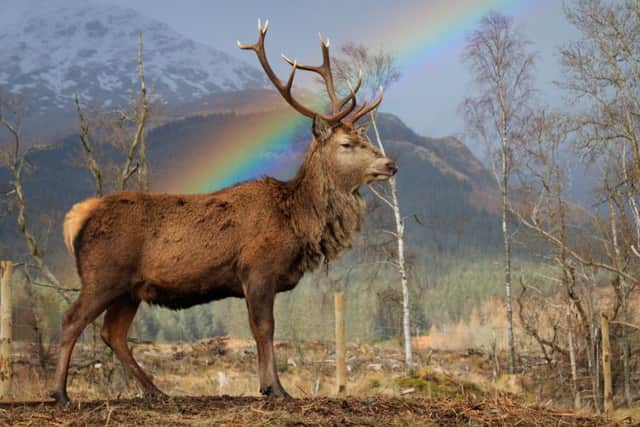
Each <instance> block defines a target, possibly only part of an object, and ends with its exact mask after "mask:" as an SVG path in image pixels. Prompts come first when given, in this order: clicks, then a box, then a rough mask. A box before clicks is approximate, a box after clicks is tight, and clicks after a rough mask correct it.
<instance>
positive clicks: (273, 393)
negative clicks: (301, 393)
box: [260, 385, 293, 399]
mask: <svg viewBox="0 0 640 427" xmlns="http://www.w3.org/2000/svg"><path fill="white" fill-rule="evenodd" d="M260 393H261V394H262V395H263V396H267V397H283V398H285V399H293V398H292V397H291V395H289V393H287V392H286V391H285V390H284V389H283V388H282V386H278V387H272V386H270V385H268V386H263V387H260Z"/></svg>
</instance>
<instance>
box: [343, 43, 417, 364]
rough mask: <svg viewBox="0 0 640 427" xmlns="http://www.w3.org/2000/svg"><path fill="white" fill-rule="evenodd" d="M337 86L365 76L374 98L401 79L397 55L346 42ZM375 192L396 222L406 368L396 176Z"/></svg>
mask: <svg viewBox="0 0 640 427" xmlns="http://www.w3.org/2000/svg"><path fill="white" fill-rule="evenodd" d="M332 61H333V64H334V69H335V75H334V78H335V80H336V83H337V86H338V87H339V88H342V90H347V89H349V90H352V89H353V88H352V87H351V83H350V82H352V81H354V80H356V79H358V78H360V77H362V80H363V89H364V91H365V93H367V94H368V97H369V98H373V97H374V96H375V94H376V92H377V91H378V90H380V91H382V88H384V87H389V86H390V85H392V84H393V83H395V82H396V81H398V79H399V78H400V72H399V70H398V68H397V66H396V63H395V58H394V56H393V55H392V54H391V53H389V52H386V51H384V50H383V49H377V50H374V49H371V48H369V47H367V46H364V45H362V44H355V43H347V44H345V45H344V46H342V47H341V49H340V56H338V57H335V58H332ZM370 119H371V126H372V127H373V134H374V137H375V141H376V145H378V148H379V149H380V151H381V152H382V154H383V155H385V156H386V152H385V148H384V144H383V140H382V137H381V135H380V131H379V129H378V124H377V121H376V114H375V112H372V113H371V114H370ZM369 188H370V189H371V191H372V193H373V194H374V195H375V196H376V197H377V198H378V199H380V200H381V201H382V202H383V203H384V205H385V206H388V207H389V208H390V209H391V211H392V212H393V218H394V221H395V231H392V230H385V231H386V232H387V233H388V234H390V235H392V236H393V238H394V239H395V240H396V242H397V245H396V253H395V255H394V258H395V260H394V261H392V264H393V265H394V267H395V268H396V269H397V270H398V274H399V275H400V287H401V290H402V332H403V337H404V340H403V341H404V353H405V363H406V364H407V366H412V365H413V351H412V345H411V304H410V302H409V283H408V273H407V261H406V253H405V242H404V232H405V220H406V218H405V217H403V216H402V213H401V210H400V202H399V199H398V187H397V181H396V178H395V177H392V178H391V179H390V180H389V181H388V184H387V183H385V184H383V185H381V186H373V185H371V186H369Z"/></svg>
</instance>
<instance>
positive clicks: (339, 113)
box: [238, 19, 379, 124]
mask: <svg viewBox="0 0 640 427" xmlns="http://www.w3.org/2000/svg"><path fill="white" fill-rule="evenodd" d="M268 26H269V21H268V20H267V21H265V23H264V26H263V25H262V23H261V22H260V20H259V19H258V41H257V42H256V43H254V44H243V43H240V41H238V47H239V48H240V49H245V50H253V51H254V52H255V53H256V55H257V56H258V60H259V61H260V65H262V68H263V69H264V71H265V73H266V74H267V77H269V80H271V82H272V83H273V85H274V86H275V87H276V89H277V90H278V92H280V95H282V97H283V98H284V99H285V101H287V102H288V103H289V105H291V106H292V107H293V108H295V109H296V110H297V111H298V112H299V113H301V114H303V115H305V116H307V117H310V118H313V117H315V116H318V117H320V118H322V119H323V120H325V121H327V122H329V123H332V124H335V123H338V122H340V121H342V120H343V119H345V118H346V117H347V116H348V115H349V114H351V113H352V112H353V110H354V109H355V107H356V92H357V91H358V89H360V86H361V85H362V76H360V78H359V80H358V83H357V85H356V88H355V89H351V91H350V92H351V93H350V94H349V95H347V96H346V97H344V98H341V99H340V98H338V96H337V94H336V91H335V87H334V84H333V76H332V74H331V60H330V57H329V41H328V40H327V42H326V43H325V42H324V40H322V36H321V37H320V45H321V46H322V58H323V61H322V65H319V66H310V65H299V64H298V63H297V62H296V61H292V60H290V59H289V58H287V57H286V56H285V55H284V54H283V55H282V57H283V58H284V60H285V61H287V62H288V63H289V64H290V65H291V74H289V79H288V80H287V83H286V84H283V83H282V82H281V81H280V79H279V78H278V76H276V74H275V72H274V71H273V69H272V68H271V65H269V61H268V60H267V55H266V53H265V49H264V39H265V36H266V34H267V28H268ZM297 69H301V70H305V71H312V72H315V73H318V74H320V76H321V77H322V78H323V80H324V81H325V85H326V87H327V92H328V94H329V98H330V99H331V105H332V115H330V116H327V115H325V114H322V113H318V112H316V111H313V110H311V109H310V108H308V107H305V106H304V105H302V104H301V103H300V102H298V101H297V100H296V99H295V98H294V97H293V95H292V94H291V88H292V86H293V79H294V76H295V74H296V70H297ZM349 102H351V104H350V105H349V107H347V108H346V109H343V108H344V106H345V105H347V103H349ZM378 104H379V102H378ZM376 106H377V104H376ZM374 108H375V107H374ZM361 110H362V108H361V109H360V110H358V111H361ZM369 111H370V110H369ZM367 112H368V111H367ZM367 112H365V113H364V114H366V113H367ZM364 114H362V115H364ZM350 121H351V120H350Z"/></svg>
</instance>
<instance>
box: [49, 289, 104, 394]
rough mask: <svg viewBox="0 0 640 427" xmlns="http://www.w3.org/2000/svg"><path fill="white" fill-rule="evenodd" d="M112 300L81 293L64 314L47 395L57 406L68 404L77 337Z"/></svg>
mask: <svg viewBox="0 0 640 427" xmlns="http://www.w3.org/2000/svg"><path fill="white" fill-rule="evenodd" d="M112 299H113V297H111V296H109V295H106V294H100V295H95V294H92V295H88V294H86V293H82V292H81V293H80V296H79V297H78V299H77V300H76V301H75V302H74V303H73V304H71V306H70V307H69V308H68V309H67V311H66V312H65V313H64V316H63V318H62V336H61V338H60V350H59V353H58V365H57V366H56V376H55V390H54V391H52V392H51V393H49V395H50V396H51V397H53V398H54V399H55V400H56V402H57V403H58V404H65V403H67V402H69V396H68V395H67V375H68V372H69V360H70V359H71V353H72V352H73V347H74V346H75V344H76V341H77V339H78V336H80V333H82V331H83V330H84V328H86V327H87V325H88V324H89V323H91V322H93V321H94V320H95V318H96V317H98V315H100V313H102V312H103V311H104V310H105V308H107V306H108V305H109V303H110V302H111V300H112Z"/></svg>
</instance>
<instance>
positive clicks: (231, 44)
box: [0, 0, 577, 151]
mask: <svg viewBox="0 0 640 427" xmlns="http://www.w3.org/2000/svg"><path fill="white" fill-rule="evenodd" d="M9 1H10V3H11V7H3V3H4V4H5V6H7V5H9V3H8V2H9ZM57 1H59V2H60V3H61V4H62V3H64V1H63V0H57ZM90 1H91V2H97V3H104V4H117V5H120V6H125V7H131V8H133V9H136V10H138V11H139V12H141V13H143V14H145V15H147V16H150V17H152V18H155V19H158V20H160V21H163V22H166V23H167V24H169V25H170V26H171V27H173V28H174V29H175V30H177V31H178V32H180V33H182V34H184V35H186V36H188V37H190V38H192V39H194V40H196V41H199V42H202V43H205V44H208V45H211V46H213V47H215V48H217V49H220V50H223V51H225V52H227V53H230V54H232V55H234V56H236V57H238V58H241V59H243V60H245V61H247V62H248V63H250V64H254V65H256V66H257V63H256V62H257V61H256V59H255V57H254V56H252V55H250V54H249V53H247V52H244V51H240V50H239V49H237V47H236V40H241V41H242V42H246V43H253V42H254V41H255V39H256V34H257V27H256V25H257V19H258V18H263V19H269V21H270V27H269V36H268V39H267V43H268V46H267V49H268V50H269V52H270V56H271V58H273V59H272V63H274V65H277V66H276V67H275V69H276V71H278V72H279V73H280V74H281V75H286V73H287V72H288V68H287V67H288V66H286V65H285V64H284V63H283V62H282V61H279V58H278V54H279V53H281V52H286V53H287V55H288V56H289V57H291V58H295V59H297V60H298V61H299V62H301V63H316V62H318V61H319V60H320V49H319V45H318V39H317V33H318V32H321V33H322V34H323V35H324V36H325V37H329V38H330V40H331V45H332V46H333V49H336V48H337V47H339V46H340V45H341V44H343V43H345V42H347V41H355V42H362V43H364V44H366V45H368V46H371V47H374V48H377V47H382V48H384V49H385V50H387V51H389V52H391V53H393V54H395V55H396V57H397V58H398V64H399V66H400V72H401V75H402V77H401V79H400V81H398V82H397V83H396V84H394V85H393V86H392V87H389V88H386V90H385V99H384V102H383V105H382V107H381V110H382V111H387V112H391V113H394V114H397V115H398V116H400V117H401V119H403V120H404V121H405V122H406V123H407V124H408V125H409V126H410V127H411V128H413V129H414V130H416V131H417V132H418V133H421V134H423V135H428V136H434V137H437V136H445V135H454V136H459V137H464V134H463V132H464V121H463V118H462V115H461V114H460V112H459V105H460V103H461V102H462V100H463V98H464V97H465V95H466V94H467V93H469V91H470V89H471V86H470V78H469V73H468V70H467V68H466V67H465V65H464V64H463V63H462V62H461V59H460V57H461V51H462V48H463V45H464V38H465V35H466V34H468V33H469V32H470V31H472V30H473V29H474V27H475V26H476V25H477V24H478V20H479V19H480V17H481V16H482V15H483V14H484V13H486V12H488V11H489V10H495V11H497V12H501V13H503V14H506V15H509V16H512V17H513V18H514V21H515V23H516V25H517V26H518V28H519V29H520V30H521V31H522V32H523V34H524V35H525V37H526V38H528V39H530V40H531V41H532V42H533V44H532V46H531V48H532V50H534V51H535V52H536V53H537V54H538V62H537V73H536V77H537V78H536V84H537V86H538V88H539V89H540V93H541V98H542V101H543V102H545V103H549V104H551V105H553V104H557V103H559V102H560V99H561V98H560V95H559V91H558V90H556V89H555V87H554V85H553V83H552V82H553V81H554V80H558V79H560V78H561V74H560V72H561V70H560V66H559V63H558V55H557V52H558V47H559V46H560V45H562V44H563V43H566V42H567V41H570V40H572V39H575V38H577V32H576V30H575V29H574V28H572V27H571V26H570V25H569V24H568V23H567V22H566V20H565V18H564V15H563V11H562V1H561V0H423V1H418V0H377V1H375V2H373V1H364V0H349V1H345V0H325V1H323V2H309V1H296V2H294V1H284V0H272V1H264V0H238V1H234V2H222V1H212V0H209V1H205V0H181V1H180V2H176V1H168V0H90ZM48 4H49V5H51V4H52V1H50V2H48ZM178 4H179V6H177V5H178ZM25 7H33V3H30V2H28V1H27V2H22V3H20V2H19V3H16V2H14V1H11V0H0V25H1V24H2V23H3V22H6V21H7V20H11V19H12V17H14V16H16V15H17V14H19V13H20V12H21V8H25ZM474 151H475V150H474Z"/></svg>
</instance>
